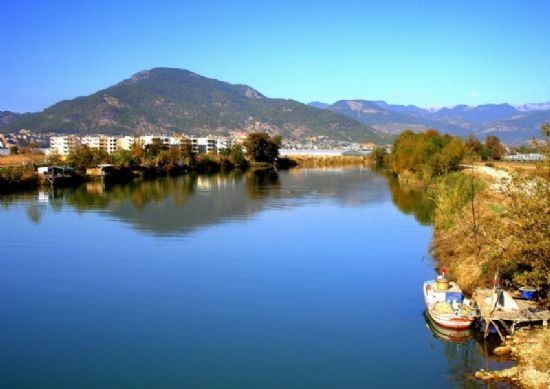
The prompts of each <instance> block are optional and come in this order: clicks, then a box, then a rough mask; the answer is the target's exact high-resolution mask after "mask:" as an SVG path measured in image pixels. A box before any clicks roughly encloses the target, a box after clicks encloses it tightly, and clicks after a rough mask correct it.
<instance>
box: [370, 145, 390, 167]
mask: <svg viewBox="0 0 550 389" xmlns="http://www.w3.org/2000/svg"><path fill="white" fill-rule="evenodd" d="M371 158H372V160H373V161H374V165H375V166H376V167H378V168H381V167H384V166H386V163H387V158H388V152H387V151H386V149H385V148H384V147H376V148H375V149H374V150H373V151H372V154H371Z"/></svg>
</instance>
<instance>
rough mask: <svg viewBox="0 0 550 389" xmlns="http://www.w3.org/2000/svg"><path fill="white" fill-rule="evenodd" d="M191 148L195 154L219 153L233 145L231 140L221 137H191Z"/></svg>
mask: <svg viewBox="0 0 550 389" xmlns="http://www.w3.org/2000/svg"><path fill="white" fill-rule="evenodd" d="M190 141H191V148H192V150H193V152H195V153H218V154H219V152H220V151H221V150H223V149H229V148H231V146H232V145H233V142H232V139H231V138H226V137H221V136H218V137H216V136H206V137H191V138H190Z"/></svg>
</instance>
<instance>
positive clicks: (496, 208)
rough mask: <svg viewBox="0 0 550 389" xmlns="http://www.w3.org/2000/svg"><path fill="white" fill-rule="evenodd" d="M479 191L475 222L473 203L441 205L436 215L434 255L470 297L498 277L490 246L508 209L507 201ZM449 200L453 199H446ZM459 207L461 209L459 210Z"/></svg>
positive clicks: (482, 184)
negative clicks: (498, 221)
mask: <svg viewBox="0 0 550 389" xmlns="http://www.w3.org/2000/svg"><path fill="white" fill-rule="evenodd" d="M478 187H484V188H486V189H482V190H480V191H479V192H477V194H476V196H475V200H474V210H475V218H476V222H475V223H474V217H473V213H472V207H471V203H467V204H465V205H460V204H455V203H454V202H453V201H451V202H450V203H449V204H438V209H437V211H436V215H435V220H434V221H435V228H434V239H433V241H432V253H433V255H434V257H435V258H437V260H438V262H439V264H440V265H441V266H445V267H446V268H447V269H448V270H449V273H450V274H451V276H452V277H453V278H455V279H456V280H457V282H458V283H459V284H460V286H461V287H462V288H463V290H464V291H465V292H466V293H468V294H471V293H472V292H473V290H474V289H475V288H477V287H482V286H489V285H490V284H491V282H492V278H493V276H494V274H495V271H496V268H495V262H494V261H493V257H494V247H493V245H492V244H490V243H491V242H492V241H493V239H494V235H495V232H496V231H494V229H495V227H496V226H497V225H499V224H498V223H497V219H500V218H501V213H502V212H503V209H505V207H506V199H505V197H504V196H503V195H502V194H500V193H496V192H493V191H491V190H489V189H487V187H488V186H487V184H486V183H484V182H479V183H478ZM445 200H447V199H444V201H445ZM447 201H450V200H447ZM457 208H461V209H459V210H458V211H457Z"/></svg>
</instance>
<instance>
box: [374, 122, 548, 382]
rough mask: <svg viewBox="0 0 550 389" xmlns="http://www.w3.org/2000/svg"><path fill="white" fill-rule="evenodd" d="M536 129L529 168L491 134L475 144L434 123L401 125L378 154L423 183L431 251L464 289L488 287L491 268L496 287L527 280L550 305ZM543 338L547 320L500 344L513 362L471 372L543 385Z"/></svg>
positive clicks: (399, 173)
mask: <svg viewBox="0 0 550 389" xmlns="http://www.w3.org/2000/svg"><path fill="white" fill-rule="evenodd" d="M541 130H542V134H543V136H544V137H545V142H544V143H543V144H538V145H535V146H536V147H537V148H538V150H539V152H541V153H542V154H543V155H544V157H545V158H544V159H543V161H541V162H540V163H539V164H537V165H531V166H530V167H529V168H526V167H525V165H523V166H520V167H519V168H518V167H517V166H518V165H514V164H510V163H504V162H501V161H500V159H501V157H502V155H503V147H502V146H501V145H500V142H499V141H498V139H497V138H494V137H491V138H490V139H489V138H488V139H487V142H486V143H485V145H482V144H481V143H480V142H479V141H478V140H477V139H475V138H472V137H470V138H468V139H466V140H465V141H462V140H461V139H459V138H457V137H451V136H449V135H441V134H439V133H438V132H437V131H435V130H428V131H426V132H424V133H418V134H417V133H414V132H412V131H405V132H403V133H402V134H401V135H400V136H399V137H398V138H397V139H396V141H395V143H394V145H393V149H392V153H391V154H390V155H386V156H384V157H383V158H382V160H381V163H382V164H383V165H385V166H386V167H387V168H388V170H389V171H390V172H391V173H392V174H393V175H394V176H396V177H397V179H398V181H399V182H400V183H402V184H405V185H410V186H420V187H422V188H424V190H425V191H426V192H427V193H428V196H429V197H430V198H431V199H432V200H433V202H434V205H435V206H434V211H433V213H432V216H431V219H432V220H431V222H432V225H433V240H432V247H431V252H432V254H433V257H434V258H435V260H436V263H437V267H438V268H441V267H443V266H444V267H446V268H447V269H448V272H449V274H450V276H451V277H452V278H454V279H456V281H457V282H458V283H459V284H460V285H461V287H462V288H463V290H464V291H465V292H466V293H467V294H471V293H472V292H473V291H474V289H475V288H478V287H492V285H493V279H494V277H495V274H498V277H499V279H500V280H501V282H500V283H501V285H502V286H503V287H505V288H507V289H516V290H517V289H518V288H519V287H525V286H528V287H533V288H535V289H536V290H537V291H538V295H539V298H540V301H539V303H540V304H541V305H543V306H549V305H550V296H549V287H550V208H549V205H548V199H550V142H549V136H550V134H549V133H550V124H548V123H547V124H544V125H542V127H541ZM548 345H550V328H548V327H543V328H540V329H537V330H536V331H518V332H516V334H514V335H512V336H509V337H507V341H506V344H504V345H503V346H502V347H503V348H501V350H511V356H512V357H513V358H514V359H515V360H516V361H517V366H516V367H514V368H511V369H506V370H503V371H499V372H484V371H480V372H478V374H476V377H477V378H479V379H483V380H507V381H511V382H515V383H517V384H520V385H521V386H523V387H528V388H538V387H548V386H549V385H550V358H549V357H548Z"/></svg>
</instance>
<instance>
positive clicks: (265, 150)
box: [244, 132, 281, 163]
mask: <svg viewBox="0 0 550 389" xmlns="http://www.w3.org/2000/svg"><path fill="white" fill-rule="evenodd" d="M280 143H281V138H280V137H279V136H275V137H273V138H271V137H270V136H269V135H268V134H267V133H265V132H253V133H250V134H248V136H247V137H246V140H245V141H244V146H245V148H246V154H247V155H248V157H249V158H250V159H251V160H252V161H255V162H266V163H274V162H275V161H276V160H277V157H278V156H279V148H280Z"/></svg>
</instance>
